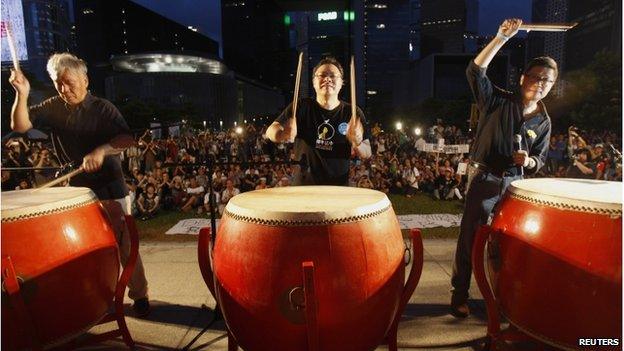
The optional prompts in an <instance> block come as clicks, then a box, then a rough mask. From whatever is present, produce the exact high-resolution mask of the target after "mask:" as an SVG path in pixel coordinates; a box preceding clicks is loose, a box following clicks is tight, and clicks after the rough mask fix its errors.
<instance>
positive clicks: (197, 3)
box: [132, 0, 221, 47]
mask: <svg viewBox="0 0 624 351" xmlns="http://www.w3.org/2000/svg"><path fill="white" fill-rule="evenodd" d="M132 2H135V3H137V4H139V5H141V6H144V7H147V8H148V9H150V10H152V11H154V12H157V13H158V14H160V15H162V16H164V17H167V18H169V19H171V20H173V21H176V22H178V23H180V24H182V25H184V26H194V27H196V28H198V29H199V32H201V33H202V34H204V35H206V36H208V37H210V38H211V39H214V40H216V41H218V42H219V47H221V0H207V1H206V0H175V1H172V0H132Z"/></svg>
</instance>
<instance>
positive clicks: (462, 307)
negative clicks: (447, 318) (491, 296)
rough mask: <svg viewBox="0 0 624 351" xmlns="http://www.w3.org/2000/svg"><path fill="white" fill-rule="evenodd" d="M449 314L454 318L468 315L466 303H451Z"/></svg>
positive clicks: (468, 310)
mask: <svg viewBox="0 0 624 351" xmlns="http://www.w3.org/2000/svg"><path fill="white" fill-rule="evenodd" d="M451 315H453V317H455V318H466V317H468V316H469V315H470V308H468V304H466V303H462V304H459V305H451Z"/></svg>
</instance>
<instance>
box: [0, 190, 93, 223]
mask: <svg viewBox="0 0 624 351" xmlns="http://www.w3.org/2000/svg"><path fill="white" fill-rule="evenodd" d="M1 197H2V199H1V200H2V201H1V202H2V221H3V222H6V221H12V220H17V219H21V218H28V217H33V216H37V215H44V214H46V213H51V212H59V211H63V210H64V209H70V208H75V207H79V206H84V205H86V204H89V203H92V202H94V201H97V196H95V194H94V193H93V192H92V191H91V189H89V188H79V187H57V188H45V189H26V190H14V191H6V192H3V193H2V194H1Z"/></svg>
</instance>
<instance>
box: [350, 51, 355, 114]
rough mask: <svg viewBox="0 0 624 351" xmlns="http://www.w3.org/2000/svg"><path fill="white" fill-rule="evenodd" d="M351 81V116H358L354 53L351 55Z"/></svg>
mask: <svg viewBox="0 0 624 351" xmlns="http://www.w3.org/2000/svg"><path fill="white" fill-rule="evenodd" d="M349 83H350V84H351V118H354V117H356V116H357V115H356V109H357V105H356V103H355V64H354V59H353V55H351V72H350V77H349Z"/></svg>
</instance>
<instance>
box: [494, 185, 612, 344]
mask: <svg viewBox="0 0 624 351" xmlns="http://www.w3.org/2000/svg"><path fill="white" fill-rule="evenodd" d="M621 194H622V184H621V183H614V182H604V181H589V180H575V179H529V180H522V181H516V182H513V183H512V184H511V186H510V187H509V189H508V191H507V193H506V195H505V197H504V198H503V200H502V202H501V206H500V207H499V208H498V209H497V211H496V214H495V217H494V219H493V222H492V231H491V234H490V239H489V242H488V243H489V246H488V247H489V256H490V258H489V260H488V269H489V276H490V281H491V282H492V288H493V292H494V295H495V298H496V300H497V301H498V306H499V308H500V310H501V312H502V313H503V314H504V315H505V316H506V317H507V318H508V319H509V321H510V322H511V323H512V324H513V325H515V326H516V327H518V328H519V329H520V330H522V331H523V332H525V333H527V334H528V335H531V336H533V337H535V338H537V339H539V340H541V341H543V342H545V343H547V344H551V345H553V346H556V347H560V348H565V349H580V348H582V346H579V339H580V338H612V339H618V340H621V337H622V315H621V313H622V253H621V250H622V205H621V198H620V197H621Z"/></svg>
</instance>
